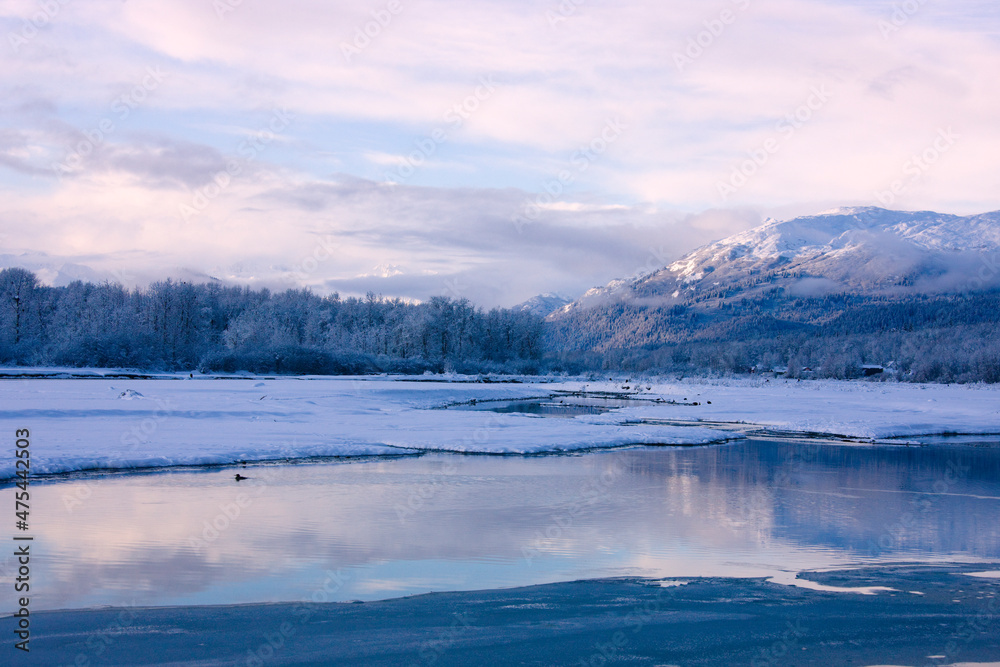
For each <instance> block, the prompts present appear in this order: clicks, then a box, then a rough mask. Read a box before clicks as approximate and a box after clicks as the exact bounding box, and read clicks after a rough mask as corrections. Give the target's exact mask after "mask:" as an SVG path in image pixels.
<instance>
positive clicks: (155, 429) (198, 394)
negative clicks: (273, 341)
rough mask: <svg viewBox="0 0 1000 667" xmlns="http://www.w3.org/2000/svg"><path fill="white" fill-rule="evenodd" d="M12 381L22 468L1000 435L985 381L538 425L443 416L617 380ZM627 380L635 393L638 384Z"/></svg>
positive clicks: (665, 395) (997, 401) (729, 384)
mask: <svg viewBox="0 0 1000 667" xmlns="http://www.w3.org/2000/svg"><path fill="white" fill-rule="evenodd" d="M18 372H19V371H17V370H14V369H9V370H7V371H0V373H5V374H7V376H6V377H5V378H4V379H3V380H0V405H2V410H0V428H2V429H3V430H4V432H7V433H10V434H13V432H14V431H15V430H17V429H29V430H30V432H31V443H32V444H31V471H32V473H33V474H53V473H62V472H71V471H77V470H88V469H132V468H150V467H161V466H177V465H212V464H231V463H234V462H236V461H259V460H282V459H296V458H310V457H333V456H386V455H407V454H416V453H419V452H422V451H454V452H466V453H483V454H538V453H548V452H569V451H575V450H585V449H593V448H606V447H617V446H625V445H639V444H650V445H703V444H712V443H718V442H724V441H726V440H729V439H732V438H733V437H738V433H734V431H732V430H731V429H730V430H719V429H713V428H711V427H710V425H709V424H706V427H701V426H676V425H658V424H639V425H637V424H635V423H634V422H636V421H640V420H679V421H697V420H704V421H706V422H715V421H718V422H745V423H752V424H761V425H766V426H768V427H769V428H771V429H774V430H779V431H781V430H787V431H809V432H816V433H825V434H830V435H843V436H850V437H861V438H886V437H894V436H908V435H918V434H939V433H951V432H955V433H1000V391H998V388H997V387H993V386H942V385H907V384H892V383H864V382H858V383H849V382H832V381H831V382H827V381H813V382H794V381H784V380H771V381H769V382H765V381H763V380H756V379H754V380H738V379H737V380H727V381H685V382H680V383H650V382H645V383H641V384H639V386H638V390H639V391H640V395H641V398H643V399H653V400H655V399H662V401H663V402H662V403H658V404H653V403H642V404H638V405H637V406H636V407H629V408H623V409H620V410H616V411H614V412H611V413H607V414H603V415H588V416H580V417H576V418H573V419H544V418H539V417H535V416H528V415H521V414H498V413H494V412H487V411H482V412H477V411H461V410H442V409H440V408H442V407H444V406H446V405H453V404H456V403H464V402H469V401H472V400H473V399H475V400H477V401H484V400H502V399H523V398H532V397H545V396H549V395H552V394H554V393H556V392H577V391H587V392H606V391H618V392H621V391H624V390H623V389H622V387H623V386H624V385H623V383H621V382H611V381H603V382H600V383H595V382H593V381H589V382H588V381H582V380H564V379H552V378H547V379H539V380H537V381H534V382H524V383H518V384H506V383H474V382H454V381H450V382H445V381H426V380H427V379H428V378H416V379H415V378H394V377H365V378H342V377H332V378H328V377H324V378H292V377H283V378H208V377H196V378H189V377H188V376H187V375H169V374H164V375H159V376H158V377H157V378H156V379H135V378H129V377H120V376H119V377H108V376H107V375H108V374H107V373H103V372H94V373H93V374H91V377H90V379H80V378H51V377H47V378H37V377H22V378H12V377H10V374H17V373H18ZM450 379H451V380H456V379H460V378H454V377H453V378H450ZM627 386H628V387H629V389H628V391H630V392H632V391H635V390H636V389H637V387H636V386H635V383H631V384H628V385H627ZM671 401H673V402H676V403H673V404H672V403H670V402H671ZM677 403H687V404H689V405H679V404H677ZM693 403H698V405H690V404H693ZM13 461H14V459H13V457H10V458H6V459H4V460H0V479H9V478H11V477H12V476H13V475H14V472H15V471H14V463H13Z"/></svg>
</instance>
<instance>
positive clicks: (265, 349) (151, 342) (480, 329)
mask: <svg viewBox="0 0 1000 667" xmlns="http://www.w3.org/2000/svg"><path fill="white" fill-rule="evenodd" d="M541 337H542V321H541V319H540V318H539V317H538V316H536V315H533V314H531V313H528V312H515V311H511V310H501V309H494V310H490V311H488V312H484V311H482V310H481V309H477V308H475V307H474V306H472V305H471V304H470V303H469V302H468V301H465V300H460V301H455V300H450V299H447V298H443V297H435V298H433V299H431V300H430V301H428V302H426V303H421V304H407V303H404V302H402V301H400V300H397V299H384V298H381V297H379V296H375V295H374V294H369V295H368V296H367V298H365V299H356V298H346V299H341V298H339V297H338V296H336V295H334V296H330V297H320V296H317V295H315V294H312V293H310V292H308V291H305V290H289V291H287V292H282V293H271V292H269V291H268V290H266V289H261V290H252V289H249V288H245V287H225V286H222V285H218V284H203V285H192V284H188V283H178V282H172V281H166V282H158V283H155V284H153V285H151V286H150V287H148V288H146V289H136V290H128V289H125V288H123V287H121V286H119V285H115V284H102V285H93V284H88V283H83V282H74V283H71V284H70V285H68V286H66V287H46V286H42V285H40V284H39V282H38V280H37V278H36V276H35V275H34V274H32V273H31V272H29V271H26V270H24V269H20V268H12V269H4V270H3V271H0V363H7V364H31V365H66V366H96V367H132V368H142V369H166V370H177V369H185V370H186V369H192V368H201V369H203V370H212V371H230V372H231V371H239V370H247V371H254V372H267V373H333V374H336V373H364V372H380V371H388V372H401V373H422V372H424V371H427V370H430V371H444V370H456V371H461V372H502V371H506V372H535V371H536V370H537V368H538V363H539V360H540V359H541V357H542V347H541Z"/></svg>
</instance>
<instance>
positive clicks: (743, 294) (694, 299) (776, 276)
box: [553, 207, 1000, 317]
mask: <svg viewBox="0 0 1000 667" xmlns="http://www.w3.org/2000/svg"><path fill="white" fill-rule="evenodd" d="M998 253H1000V212H993V213H986V214H982V215H975V216H969V217H960V216H955V215H946V214H941V213H933V212H904V211H888V210H885V209H881V208H870V207H869V208H842V209H837V210H835V211H830V212H827V213H823V214H820V215H815V216H808V217H801V218H795V219H793V220H786V221H777V220H768V221H766V222H765V223H764V224H763V225H761V226H759V227H757V228H755V229H751V230H749V231H746V232H743V233H740V234H737V235H735V236H731V237H729V238H726V239H723V240H721V241H717V242H715V243H712V244H709V245H707V246H704V247H702V248H699V249H697V250H695V251H693V252H691V253H689V254H688V255H686V256H685V257H683V258H681V259H679V260H678V261H676V262H674V263H673V264H670V265H669V266H667V267H665V268H663V269H661V270H659V271H656V272H654V273H652V274H648V275H645V276H643V277H641V278H638V279H635V280H616V281H613V282H611V283H609V284H608V285H607V286H605V287H600V288H595V289H592V290H590V291H588V292H587V293H586V294H584V295H583V297H581V298H580V299H579V300H577V301H576V302H574V303H572V304H568V305H567V306H565V307H563V308H562V309H561V310H560V311H559V312H558V313H555V314H554V315H553V317H559V315H560V314H565V313H571V312H573V311H576V310H579V309H585V308H588V307H592V306H597V305H602V304H607V303H609V302H615V301H628V302H635V303H645V304H648V305H671V304H691V303H706V302H707V303H711V302H712V301H720V302H724V301H729V300H733V299H741V298H753V297H758V296H761V295H762V294H764V293H768V292H770V293H775V290H777V289H780V290H781V293H782V294H784V295H787V296H822V295H824V294H830V293H844V292H847V293H856V294H871V295H898V296H905V295H907V294H934V293H942V292H967V291H970V290H976V289H981V288H984V287H993V286H998V285H1000V264H998V259H1000V257H998Z"/></svg>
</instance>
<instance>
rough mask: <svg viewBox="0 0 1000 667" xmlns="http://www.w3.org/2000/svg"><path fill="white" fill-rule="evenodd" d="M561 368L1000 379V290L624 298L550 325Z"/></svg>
mask: <svg viewBox="0 0 1000 667" xmlns="http://www.w3.org/2000/svg"><path fill="white" fill-rule="evenodd" d="M546 332H547V333H546V338H547V340H546V343H547V345H548V346H549V347H550V348H551V349H553V350H559V353H558V355H557V357H558V362H554V363H555V366H556V367H557V368H565V369H567V370H571V371H572V370H582V369H586V368H605V369H616V370H624V371H633V372H668V373H686V374H702V373H705V372H714V373H721V374H741V373H750V372H762V371H763V372H770V371H773V370H774V369H781V370H784V369H787V370H785V371H784V372H786V373H787V374H788V375H789V376H791V377H802V376H803V375H805V376H807V377H811V376H817V377H831V378H843V379H848V378H855V377H861V376H862V375H863V374H864V368H863V367H864V366H865V365H869V366H880V367H883V368H885V374H886V376H888V377H896V378H899V379H902V380H911V381H916V382H980V381H982V382H1000V333H998V332H1000V290H992V291H985V292H973V293H968V294H952V295H934V296H927V295H924V296H917V297H906V298H892V297H867V296H861V295H853V294H839V295H829V296H826V297H819V298H811V299H807V298H795V297H788V296H785V295H784V294H783V291H782V290H780V289H778V290H774V291H773V292H772V293H770V294H767V295H765V296H764V297H762V298H758V299H743V300H740V301H738V302H735V303H724V302H716V303H714V304H712V305H704V304H695V305H674V306H666V305H663V306H656V305H645V304H642V303H639V302H636V301H619V302H615V303H610V304H606V305H603V306H596V307H593V308H590V309H585V310H584V309H579V310H575V311H572V312H569V313H566V314H564V315H562V316H561V317H559V318H554V319H553V320H552V321H549V322H546Z"/></svg>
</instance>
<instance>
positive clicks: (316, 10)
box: [0, 0, 1000, 307]
mask: <svg viewBox="0 0 1000 667" xmlns="http://www.w3.org/2000/svg"><path fill="white" fill-rule="evenodd" d="M998 36H1000V5H997V3H995V2H992V1H986V0H949V1H948V2H944V0H902V1H900V0H896V1H894V2H885V1H881V0H873V1H867V2H861V1H860V0H715V1H711V2H705V1H697V2H695V1H689V2H672V1H667V0H655V1H654V0H625V1H622V0H618V1H615V2H611V1H603V0H561V1H560V0H539V1H528V0H476V1H474V2H467V3H456V2H453V1H452V2H444V1H443V0H376V1H374V2H370V1H368V0H364V1H359V0H353V1H352V2H341V1H338V0H283V1H282V2H280V3H278V2H268V1H265V0H147V1H144V2H138V1H137V0H0V266H10V265H22V266H25V267H26V268H31V269H33V270H36V271H37V272H38V274H39V276H40V277H41V278H42V279H43V280H44V281H46V282H49V283H52V284H60V283H65V282H66V281H67V280H70V279H73V278H85V279H94V280H103V279H110V280H116V281H118V282H122V283H124V284H126V285H129V286H134V285H142V284H146V283H148V282H149V281H151V280H158V279H164V278H167V277H173V278H177V279H186V280H195V281H199V282H200V281H204V280H210V279H218V280H222V281H225V282H228V283H240V284H250V285H255V286H268V287H271V288H274V289H282V288H287V287H301V286H308V287H309V288H310V289H312V290H313V291H314V292H317V293H320V294H328V293H332V292H339V293H340V294H342V295H355V294H364V293H366V292H368V291H374V292H376V293H381V294H384V295H386V296H393V297H401V298H405V299H411V300H423V299H427V298H429V297H430V296H433V295H444V296H450V297H453V298H468V299H470V300H472V301H473V302H475V303H477V304H481V305H483V306H486V307H492V306H496V305H500V306H509V305H513V304H516V303H518V302H521V301H523V300H525V299H527V298H529V297H531V296H533V295H535V294H539V293H544V292H552V293H559V294H562V295H564V296H567V297H576V296H578V295H579V294H581V293H582V292H583V291H585V290H586V289H588V288H589V287H592V286H595V285H602V284H604V283H606V282H608V281H609V280H612V279H615V278H621V277H626V276H632V275H638V274H641V273H643V272H646V271H651V270H654V269H656V268H658V267H660V266H664V265H666V264H668V263H669V262H670V261H672V260H674V259H676V258H678V257H680V256H682V255H683V254H685V253H686V252H688V251H690V250H692V249H694V248H695V247H697V246H700V245H702V244H704V243H707V242H710V241H713V240H716V239H719V238H722V237H725V236H728V235H730V234H733V233H737V232H740V231H743V230H745V229H748V228H750V227H753V226H756V225H757V224H759V223H760V222H761V221H762V220H764V219H765V218H766V217H776V218H787V217H792V216H795V215H801V214H811V213H817V212H820V211H823V210H828V209H831V208H835V207H838V206H847V205H851V206H854V205H873V206H882V207H884V208H893V209H904V210H935V211H939V212H944V213H955V214H974V213H983V212H987V211H993V210H997V209H1000V168H998V167H1000V150H997V148H998V147H1000V123H998V122H997V120H996V119H997V118H1000V87H998V86H997V85H996V84H997V78H996V73H997V72H1000V39H998Z"/></svg>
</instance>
